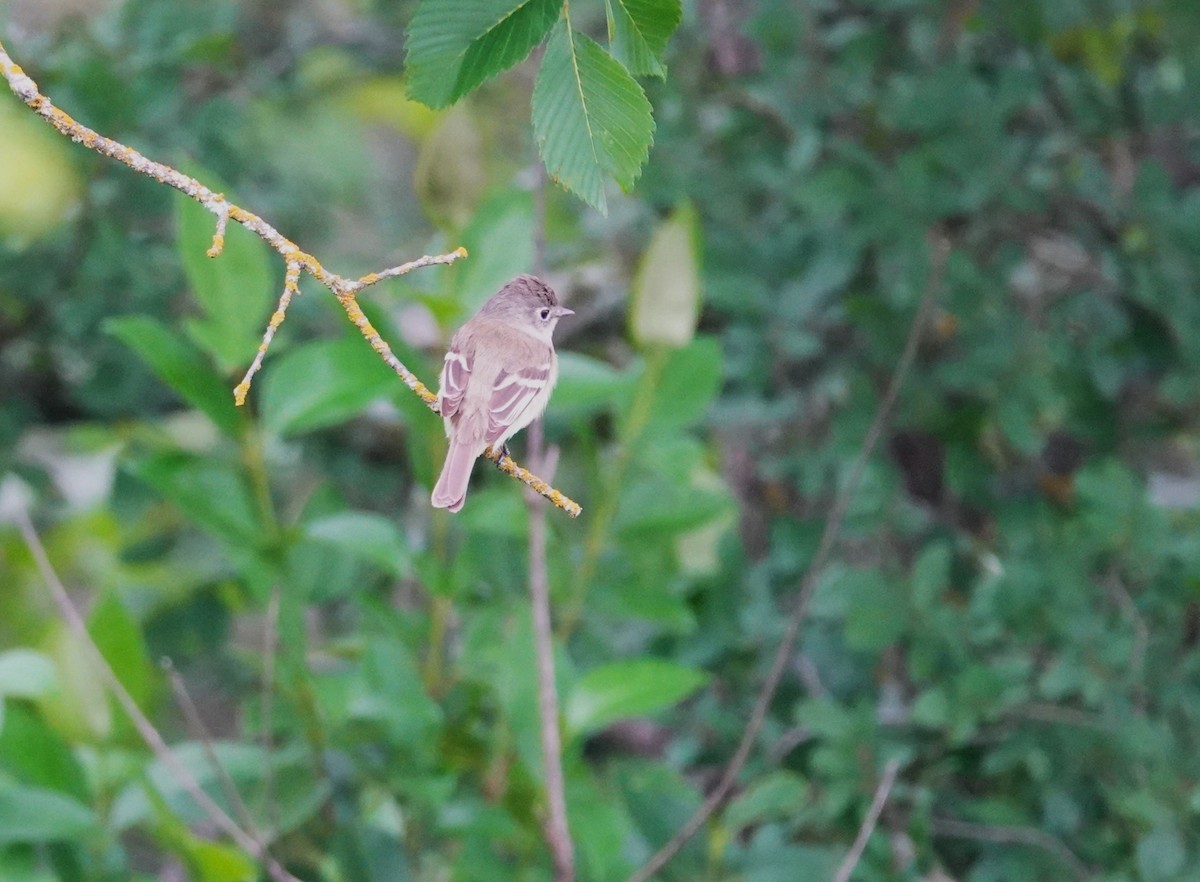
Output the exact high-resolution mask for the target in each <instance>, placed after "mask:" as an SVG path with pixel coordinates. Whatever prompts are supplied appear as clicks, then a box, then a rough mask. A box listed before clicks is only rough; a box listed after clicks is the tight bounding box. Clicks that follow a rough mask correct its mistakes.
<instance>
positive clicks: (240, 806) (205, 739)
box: [160, 658, 262, 841]
mask: <svg viewBox="0 0 1200 882" xmlns="http://www.w3.org/2000/svg"><path fill="white" fill-rule="evenodd" d="M160 665H161V667H162V669H163V671H164V672H165V673H166V675H167V679H168V680H169V681H170V683H171V692H172V693H173V694H174V696H175V703H176V704H178V705H179V709H180V710H182V711H183V718H184V720H186V721H187V726H188V729H189V730H190V731H191V733H192V737H193V738H195V739H196V740H197V741H199V742H200V746H201V748H203V750H204V757H205V759H207V760H208V764H209V766H211V767H212V770H213V772H214V773H215V774H216V776H217V781H218V783H220V785H221V790H222V791H224V793H225V799H227V800H228V801H229V804H230V805H231V806H233V810H234V812H235V813H236V814H237V818H238V820H239V821H240V822H241V824H242V829H243V830H245V831H246V832H247V833H249V834H250V835H251V836H253V837H254V838H255V839H256V840H259V841H262V836H261V834H260V833H259V831H258V828H257V825H256V824H255V823H254V818H253V817H251V815H250V809H249V808H248V807H247V806H246V803H245V801H244V800H243V799H242V794H241V793H239V792H238V789H237V785H236V784H234V783H233V779H232V778H230V777H229V772H228V771H226V769H225V764H224V763H222V762H221V760H220V758H219V757H218V756H217V749H216V746H215V745H214V744H213V737H212V734H211V733H210V732H209V731H208V727H207V726H205V725H204V719H203V718H202V717H201V716H200V709H199V708H197V707H196V702H194V701H192V696H191V693H189V692H188V689H187V685H186V684H185V683H184V682H183V677H182V676H180V674H179V671H177V670H176V669H175V664H174V663H173V662H172V661H171V660H170V659H169V658H164V659H163V660H162V661H161V663H160Z"/></svg>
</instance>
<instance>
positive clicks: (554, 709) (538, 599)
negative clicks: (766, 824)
mask: <svg viewBox="0 0 1200 882" xmlns="http://www.w3.org/2000/svg"><path fill="white" fill-rule="evenodd" d="M535 173H536V175H537V178H536V183H535V184H534V223H533V236H534V248H533V252H534V258H533V262H534V272H535V273H537V274H538V275H539V276H544V275H545V273H546V236H545V232H546V175H545V173H544V172H543V171H542V169H541V165H540V164H539V165H538V167H537V171H536V172H535ZM527 437H528V439H529V458H530V461H531V462H533V463H535V464H536V466H537V468H539V469H541V470H543V471H545V472H546V474H548V475H551V476H553V474H554V469H555V467H556V466H557V457H556V456H555V455H554V453H553V452H551V453H550V454H549V455H547V454H546V451H545V436H544V433H543V427H542V421H541V419H536V420H534V421H533V423H532V425H530V427H529V429H528V436H527ZM525 501H526V503H527V504H528V506H529V606H530V614H531V615H532V617H533V643H534V650H535V653H536V655H537V675H538V720H539V722H540V724H541V730H542V731H541V734H542V777H543V778H544V779H545V782H544V783H545V787H546V812H547V817H546V818H545V821H544V829H545V836H546V845H547V847H548V848H549V849H550V859H551V861H552V862H553V864H554V880H555V882H573V880H574V879H575V847H574V843H572V841H571V830H570V827H569V826H568V824H567V797H566V783H565V781H564V778H563V768H562V734H561V732H560V731H559V728H558V718H559V713H558V688H557V684H556V682H555V677H554V628H553V625H552V623H551V620H550V577H549V574H548V572H547V566H546V506H545V505H544V504H543V503H542V499H541V497H540V496H535V495H534V494H532V493H527V494H526V495H525Z"/></svg>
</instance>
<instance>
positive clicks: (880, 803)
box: [833, 759, 900, 882]
mask: <svg viewBox="0 0 1200 882" xmlns="http://www.w3.org/2000/svg"><path fill="white" fill-rule="evenodd" d="M899 771H900V760H897V759H891V760H888V762H887V765H886V766H884V767H883V777H882V778H880V779H879V786H878V787H876V788H875V797H874V799H872V800H871V807H870V808H869V809H867V816H866V817H865V818H863V822H862V826H861V827H859V829H858V835H857V836H855V837H854V844H853V845H851V846H850V850H849V851H848V852H846V857H845V859H844V860H843V861H842V863H841V866H839V867H838V870H837V873H836V874H835V875H834V877H833V882H850V874H851V873H853V872H854V868H855V867H857V866H858V862H859V861H860V860H862V853H863V851H864V849H866V847H867V840H869V839H870V838H871V834H872V833H873V832H875V825H876V824H877V823H879V815H880V814H881V813H882V812H883V807H884V805H885V804H886V803H887V800H888V796H889V795H890V794H891V792H892V785H893V784H895V783H896V773H897V772H899Z"/></svg>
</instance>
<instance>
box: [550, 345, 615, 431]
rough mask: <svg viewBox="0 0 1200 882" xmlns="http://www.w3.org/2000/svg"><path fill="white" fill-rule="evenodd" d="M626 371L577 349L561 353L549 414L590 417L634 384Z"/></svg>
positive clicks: (605, 407) (554, 415) (606, 406)
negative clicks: (583, 353) (623, 371)
mask: <svg viewBox="0 0 1200 882" xmlns="http://www.w3.org/2000/svg"><path fill="white" fill-rule="evenodd" d="M632 385H633V384H632V382H631V378H630V376H629V375H628V374H627V373H621V372H619V371H617V370H616V369H615V368H614V367H612V366H611V365H609V364H607V363H605V362H603V361H600V360H599V359H596V358H590V357H588V356H586V355H581V354H579V353H578V352H560V353H559V354H558V384H557V385H556V386H555V387H554V397H553V398H552V399H551V406H550V416H553V417H562V416H573V417H575V416H590V415H592V414H594V413H597V412H599V411H602V410H605V409H607V408H608V407H609V406H611V405H612V404H613V402H614V401H616V400H617V399H618V398H620V397H621V396H622V395H623V394H626V393H627V392H628V391H629V389H630V388H631V387H632Z"/></svg>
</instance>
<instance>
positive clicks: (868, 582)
mask: <svg viewBox="0 0 1200 882" xmlns="http://www.w3.org/2000/svg"><path fill="white" fill-rule="evenodd" d="M846 581H847V583H848V584H845V585H844V586H843V588H842V590H843V591H846V592H847V593H849V594H850V598H851V602H850V609H849V612H848V613H847V615H846V643H847V645H848V646H850V648H851V649H857V650H861V651H863V652H872V651H878V650H882V649H884V648H886V647H888V646H890V645H891V644H892V643H895V642H896V641H897V640H899V639H900V637H901V636H903V634H904V633H905V631H906V630H907V628H908V597H907V592H906V591H905V590H904V588H905V586H904V585H903V583H902V582H900V581H899V580H890V579H887V578H885V577H884V575H883V574H882V573H880V572H878V571H877V570H863V571H858V570H850V571H848V573H847V580H846Z"/></svg>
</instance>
